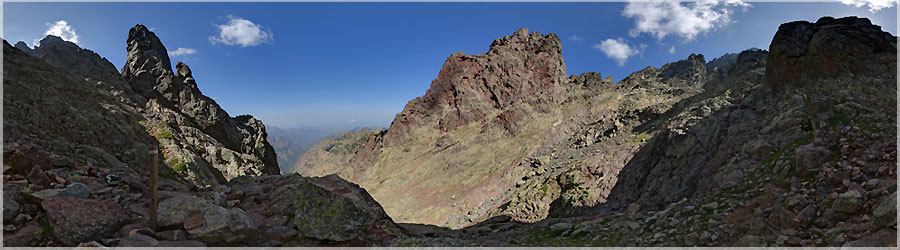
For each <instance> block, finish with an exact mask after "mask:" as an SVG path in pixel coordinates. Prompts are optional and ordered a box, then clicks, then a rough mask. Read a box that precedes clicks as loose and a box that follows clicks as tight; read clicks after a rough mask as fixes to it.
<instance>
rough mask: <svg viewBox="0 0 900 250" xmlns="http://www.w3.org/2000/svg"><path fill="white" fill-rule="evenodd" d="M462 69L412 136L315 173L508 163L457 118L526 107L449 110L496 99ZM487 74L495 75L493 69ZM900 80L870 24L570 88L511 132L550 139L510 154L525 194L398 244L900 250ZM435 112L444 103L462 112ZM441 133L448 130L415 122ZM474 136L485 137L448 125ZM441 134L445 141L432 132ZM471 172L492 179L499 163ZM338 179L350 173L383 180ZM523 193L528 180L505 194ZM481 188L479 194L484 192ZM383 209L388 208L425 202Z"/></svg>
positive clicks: (351, 151) (886, 37)
mask: <svg viewBox="0 0 900 250" xmlns="http://www.w3.org/2000/svg"><path fill="white" fill-rule="evenodd" d="M518 34H519V33H518V32H517V35H518ZM496 44H504V43H502V42H499V43H498V42H495V45H496ZM524 47H526V48H527V47H528V46H524ZM492 50H493V48H492ZM513 51H515V49H513ZM539 51H544V50H539ZM529 52H531V51H529ZM490 54H491V52H489V53H487V55H488V56H490ZM456 56H462V58H467V57H466V56H465V55H459V54H455V55H454V56H451V59H450V60H448V63H447V64H445V67H444V68H443V69H442V71H441V75H439V77H438V79H436V80H435V82H434V83H433V84H432V88H431V89H429V92H428V93H426V96H423V97H420V98H418V99H416V100H413V101H411V102H410V104H409V105H407V109H406V110H405V111H404V113H401V114H400V115H398V117H397V119H396V120H395V121H394V124H393V125H397V126H392V127H391V128H390V129H388V130H387V131H377V132H367V133H350V134H347V135H345V136H344V137H343V139H341V140H333V141H329V142H328V143H326V144H327V145H325V144H320V146H319V147H327V149H324V150H315V149H314V150H311V151H310V152H312V154H310V153H307V154H306V155H304V156H303V157H301V158H307V159H344V160H342V161H341V162H342V163H341V164H345V165H349V166H354V164H352V163H353V159H358V158H359V157H360V155H361V154H360V153H359V151H365V150H358V149H360V148H362V147H364V146H363V145H373V144H372V143H371V142H373V141H374V142H375V143H374V145H376V147H374V148H375V149H379V148H380V150H374V151H371V150H370V151H366V152H375V153H376V154H373V155H379V154H380V155H382V156H387V157H391V156H392V155H395V154H402V153H400V152H423V151H427V152H432V153H419V154H417V156H418V157H420V158H418V159H427V160H426V161H438V162H443V163H444V166H445V167H446V166H447V165H449V166H453V161H447V160H444V158H438V157H434V156H436V155H440V154H442V152H447V151H450V152H454V153H457V154H456V157H459V158H468V157H470V156H468V155H464V154H460V152H463V151H462V150H463V149H471V148H472V147H480V149H481V150H482V151H481V152H482V155H492V152H493V151H492V150H494V149H495V147H492V146H484V145H483V144H472V142H469V143H468V144H467V143H466V142H465V141H463V140H459V139H455V138H454V137H453V136H452V135H453V133H454V132H453V131H454V130H456V131H459V130H463V129H465V128H467V126H475V125H473V124H477V125H482V123H478V122H472V121H473V120H475V121H477V119H458V117H465V114H467V113H468V112H469V111H472V114H480V115H484V113H483V112H482V111H483V110H486V108H484V107H491V106H495V107H502V108H499V110H497V111H496V112H495V113H497V114H499V113H504V112H507V111H508V110H511V109H515V107H516V106H515V105H513V106H511V107H509V106H503V104H505V102H503V101H500V102H497V101H494V99H492V98H482V99H476V98H472V99H468V100H469V101H468V102H476V100H481V101H480V102H478V103H477V104H474V105H473V107H458V108H457V107H454V106H449V104H454V103H457V102H463V101H462V100H463V99H465V98H469V96H468V95H472V96H481V97H484V96H487V97H490V95H483V96H482V95H476V94H473V91H471V90H466V91H456V92H454V91H452V90H455V89H460V88H462V87H452V86H445V85H443V84H438V83H442V82H443V81H441V79H442V78H441V76H445V77H446V76H447V75H444V74H445V73H451V72H473V69H458V67H459V64H462V63H450V62H451V61H453V60H452V59H453V58H454V57H456ZM518 56H521V58H523V59H524V58H529V57H528V56H524V55H518ZM459 61H463V62H469V61H468V60H462V59H459ZM471 61H473V62H480V61H479V60H478V59H477V57H476V59H473V60H471ZM462 65H469V64H462ZM506 66H507V67H511V66H510V65H506ZM561 68H564V66H563V67H561ZM541 69H543V68H539V69H536V70H541ZM500 71H502V70H500ZM474 72H483V71H478V70H475V71H474ZM458 74H462V73H458ZM448 75H449V74H448ZM485 77H489V76H485ZM452 79H460V80H459V81H458V82H451V83H453V84H456V85H460V86H468V85H467V84H469V82H466V80H468V79H471V77H467V76H464V75H463V76H462V77H458V78H452ZM501 81H502V80H501ZM895 83H896V37H894V36H891V35H890V34H888V33H886V32H883V31H881V28H880V27H878V26H875V25H872V24H871V22H869V21H868V20H867V19H864V18H856V17H847V18H840V19H834V18H830V17H825V18H822V19H820V20H819V21H817V22H815V23H810V22H794V23H788V24H784V25H782V26H781V27H780V28H779V30H778V32H777V33H776V35H775V37H774V38H773V40H772V44H771V46H770V48H769V51H766V50H760V49H749V50H746V51H743V52H741V53H735V54H726V55H724V56H722V57H720V58H716V59H714V60H712V61H710V62H706V60H705V58H704V57H703V56H702V55H691V56H690V57H688V58H686V59H684V60H681V61H679V62H674V63H670V64H667V65H664V66H663V67H661V68H655V67H648V68H646V69H644V70H641V71H638V72H635V73H633V74H631V75H629V76H628V77H626V78H625V79H623V80H622V81H619V82H618V83H615V84H613V82H612V80H611V79H609V78H607V79H604V78H602V77H601V76H600V74H599V73H586V74H582V75H577V76H570V77H568V78H567V79H563V80H562V81H561V82H560V84H559V85H558V89H556V90H562V91H563V92H562V93H559V94H558V95H554V94H550V95H544V94H541V95H536V96H538V97H539V99H538V100H542V101H547V100H553V101H549V102H548V103H556V104H555V105H556V106H554V107H550V106H546V107H550V108H549V111H548V110H543V109H539V108H535V109H529V110H526V112H523V113H521V114H520V115H523V116H524V117H531V118H532V119H524V120H527V121H523V120H516V119H509V120H508V121H511V122H509V123H506V124H508V125H506V126H503V127H504V128H516V127H517V125H518V126H521V125H523V124H528V123H546V124H547V126H537V127H540V128H542V129H546V130H545V131H546V132H545V133H540V132H537V131H536V130H531V131H529V132H533V133H534V134H529V133H518V134H517V135H519V136H520V137H522V136H527V135H536V136H537V137H539V138H541V139H540V140H535V141H519V143H533V144H529V145H531V146H534V148H532V149H529V150H527V151H525V152H527V154H524V155H515V157H511V156H504V157H507V158H505V159H506V160H512V162H513V163H514V165H516V166H515V167H513V168H510V170H509V171H508V172H507V173H509V174H508V175H506V176H505V177H503V178H499V179H497V180H500V182H498V183H510V184H504V185H508V187H509V188H507V189H505V190H503V191H502V192H496V191H494V192H492V195H490V196H478V197H480V199H466V198H467V197H468V198H471V197H472V196H468V195H466V194H465V193H463V194H459V193H456V194H455V195H454V196H450V201H449V204H450V206H452V207H454V208H458V210H455V211H453V212H451V213H449V214H450V216H449V217H448V220H447V221H445V222H443V223H437V224H438V225H445V226H449V227H452V228H461V229H458V230H448V229H440V228H428V227H419V226H405V227H407V228H409V229H410V230H413V231H414V232H417V233H419V234H420V235H421V236H419V237H415V238H412V239H402V240H398V241H395V242H394V243H392V244H395V245H398V246H410V245H419V246H436V245H437V246H440V245H453V246H466V245H469V246H471V245H489V246H521V245H530V246H896V225H895V224H896V223H895V220H894V219H885V220H881V219H876V218H888V217H892V216H894V217H895V216H896V205H895V204H896V197H895V196H896V118H895V115H896V112H897V110H896V106H895V105H894V104H895V103H896V95H895V94H896V85H895ZM454 86H455V85H454ZM487 86H488V87H489V86H490V84H488V85H487ZM513 86H519V85H513ZM550 86H553V87H549V86H545V87H548V88H550V89H548V90H547V91H544V92H539V93H545V94H546V93H556V92H553V91H551V90H554V88H557V86H556V85H550ZM524 88H527V85H525V87H524ZM485 89H491V88H485ZM439 90H443V91H447V90H450V91H449V92H450V93H452V94H455V95H449V94H447V95H443V96H453V97H454V98H455V99H454V98H436V97H437V96H442V95H437V94H435V93H442V92H443V91H439ZM474 92H475V93H489V91H482V92H478V91H474ZM503 93H515V91H505V92H503ZM501 96H504V95H501ZM426 97H428V98H426ZM481 97H479V98H481ZM451 100H453V101H451ZM497 100H506V99H503V98H497ZM525 102H527V101H523V103H525ZM422 103H445V104H447V105H445V107H447V108H435V107H438V106H439V105H437V104H433V105H419V104H422ZM537 103H541V102H540V101H538V102H531V103H530V104H537ZM414 104H416V105H414ZM530 104H529V105H530ZM426 107H427V108H426ZM479 107H481V108H479ZM530 107H541V106H540V105H539V104H538V105H535V106H530ZM448 110H449V111H448ZM487 110H490V109H487ZM413 111H415V112H413ZM479 112H481V113H479ZM454 113H456V114H454ZM460 113H461V114H460ZM541 114H554V115H550V116H542V115H541ZM427 117H431V118H427ZM435 117H439V118H435ZM488 117H490V115H488ZM498 117H500V116H498ZM509 117H517V116H516V115H513V116H509ZM428 119H433V120H438V121H440V122H433V123H421V122H415V121H422V120H428ZM441 119H443V120H441ZM433 120H432V121H433ZM461 121H468V122H469V125H465V124H464V123H463V124H464V125H452V126H441V124H457V123H458V122H461ZM516 121H518V122H516ZM416 124H419V125H416ZM422 124H426V125H422ZM435 124H437V125H435ZM400 125H402V126H400ZM395 129H396V130H398V131H399V132H398V131H394V130H395ZM429 129H430V130H431V131H434V130H437V131H446V133H437V134H436V135H435V134H434V133H426V132H421V131H427V130H429ZM481 131H489V130H488V129H484V127H482V130H481ZM507 131H510V130H507ZM512 131H515V130H512ZM383 134H387V135H386V136H382V135H383ZM397 134H407V135H410V137H418V138H431V139H428V140H430V141H428V142H429V143H432V145H434V147H433V148H424V147H417V146H416V144H417V143H421V141H420V142H416V141H412V140H408V141H406V142H405V143H402V144H396V143H394V144H390V143H383V144H381V145H391V146H390V147H388V146H381V147H378V145H379V143H380V141H379V140H385V141H387V140H389V139H388V138H399V136H397V137H392V136H391V135H397ZM513 134H515V133H513ZM448 135H450V136H448ZM481 135H482V136H483V135H484V133H483V132H482V134H481ZM367 138H368V139H367ZM372 138H375V140H372ZM498 138H502V137H498ZM390 140H394V139H390ZM394 141H395V142H400V141H402V140H394ZM392 148H400V150H392ZM329 150H331V151H330V152H329ZM313 156H315V157H313ZM365 157H372V155H367V156H365ZM431 157H434V158H431ZM495 159H497V158H495ZM301 162H303V160H301ZM346 163H351V164H346ZM369 163H370V164H368V165H366V164H360V163H359V162H357V163H355V164H358V166H355V167H354V168H357V169H363V168H379V165H380V164H386V161H383V160H382V161H372V162H369ZM472 164H481V165H480V166H482V167H485V168H490V166H493V165H495V164H497V163H472ZM504 164H505V163H504ZM315 165H316V160H312V162H310V161H309V160H308V161H306V163H305V165H303V166H305V167H307V168H314V166H315ZM424 165H425V163H421V161H419V162H418V163H415V164H408V165H404V164H392V165H390V166H391V167H390V169H391V170H392V171H394V172H395V174H390V175H387V174H384V173H383V172H382V173H381V175H379V178H378V179H376V180H375V181H376V183H375V184H372V183H367V182H365V181H363V182H360V183H361V185H363V186H364V187H366V188H367V189H371V188H374V189H376V190H377V189H378V188H379V187H382V186H387V183H390V182H391V181H392V180H394V179H397V178H418V176H422V175H416V174H415V173H418V172H415V171H410V170H409V169H416V168H422V167H423V166H424ZM299 166H301V165H298V167H299ZM373 166H374V167H373ZM403 166H408V167H403ZM336 169H338V170H337V171H338V172H339V173H341V175H342V176H344V175H345V174H347V173H350V174H349V176H354V178H360V176H364V175H367V172H366V171H346V172H345V171H344V170H340V169H341V168H336ZM317 171H320V172H319V174H327V173H333V172H328V171H321V169H319V170H317ZM332 171H335V170H332ZM404 171H408V172H404ZM301 172H302V171H301ZM396 172H399V173H396ZM438 172H439V171H438ZM410 173H412V174H410ZM433 173H437V172H433ZM441 174H443V173H441ZM441 176H444V175H441ZM387 177H389V178H387ZM360 179H364V178H360ZM510 179H512V180H513V182H505V181H507V180H510ZM418 180H420V181H422V180H423V179H421V178H420V179H418ZM377 181H381V182H377ZM425 183H428V182H425ZM502 186H503V185H496V186H495V187H502ZM406 187H413V186H406ZM441 187H442V188H444V189H449V188H453V186H452V185H451V186H441ZM415 188H420V187H418V186H415ZM475 190H477V189H470V190H469V191H468V192H480V191H475ZM492 190H496V189H492ZM482 193H483V192H482ZM374 196H375V198H376V199H378V200H380V201H382V202H383V203H385V204H386V205H385V207H386V208H387V207H391V206H395V205H392V204H390V203H395V202H396V203H399V204H406V203H404V202H412V201H404V200H397V199H393V198H395V197H396V196H390V195H381V196H379V195H374ZM461 197H462V198H463V199H460V198H461ZM454 198H455V199H454ZM478 200H481V202H480V203H477V204H475V205H473V204H471V202H472V201H476V202H477V201H478ZM466 202H468V203H466ZM417 209H419V210H424V209H428V207H425V208H417ZM395 211H396V210H395ZM388 213H389V214H391V209H388ZM401 216H408V214H403V215H401ZM395 219H396V217H395ZM401 221H420V222H421V221H426V220H424V219H422V218H418V219H417V218H415V217H404V218H402V219H401Z"/></svg>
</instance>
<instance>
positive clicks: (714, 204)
mask: <svg viewBox="0 0 900 250" xmlns="http://www.w3.org/2000/svg"><path fill="white" fill-rule="evenodd" d="M702 208H703V209H706V210H715V209H716V208H719V203H718V202H715V201H713V202H710V203H706V205H703V207H702Z"/></svg>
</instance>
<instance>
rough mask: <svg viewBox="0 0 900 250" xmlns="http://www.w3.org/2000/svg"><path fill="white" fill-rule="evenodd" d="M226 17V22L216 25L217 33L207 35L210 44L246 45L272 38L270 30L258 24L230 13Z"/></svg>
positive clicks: (267, 40)
mask: <svg viewBox="0 0 900 250" xmlns="http://www.w3.org/2000/svg"><path fill="white" fill-rule="evenodd" d="M228 19H229V20H228V24H222V25H216V27H217V28H219V35H218V36H211V37H209V41H210V42H211V43H212V44H216V43H223V44H225V45H240V46H241V47H247V46H256V45H259V44H261V43H264V42H269V41H271V40H272V32H271V31H269V30H268V29H265V30H264V29H263V27H262V26H261V25H259V24H255V23H253V22H251V21H250V20H247V19H243V18H239V17H234V16H230V15H229V16H228Z"/></svg>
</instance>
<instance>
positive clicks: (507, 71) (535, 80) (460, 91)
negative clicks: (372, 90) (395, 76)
mask: <svg viewBox="0 0 900 250" xmlns="http://www.w3.org/2000/svg"><path fill="white" fill-rule="evenodd" d="M566 79H567V76H566V66H565V63H564V62H563V58H562V43H561V42H560V41H559V37H557V36H556V35H555V34H546V35H541V34H540V33H538V32H536V31H535V32H530V33H529V31H528V29H524V28H523V29H519V30H517V31H516V32H514V33H513V35H512V36H505V37H502V38H498V39H495V40H494V41H493V43H492V44H491V46H490V50H489V51H488V52H487V53H485V54H480V55H467V54H465V53H461V52H459V53H454V54H452V55H451V56H450V57H449V58H447V61H446V62H444V66H443V67H442V68H441V71H440V72H439V73H438V76H437V78H436V79H434V81H432V83H431V87H430V88H429V89H428V91H427V92H426V93H425V95H424V96H422V97H420V98H417V99H415V100H413V101H411V102H410V103H409V104H407V106H406V107H405V108H404V110H403V112H401V113H400V114H398V115H397V116H396V118H395V119H394V122H393V123H392V126H391V129H390V130H389V132H388V134H387V138H397V137H402V135H403V134H406V133H407V131H408V130H409V128H410V127H421V126H423V125H424V124H421V123H427V122H429V121H433V120H435V119H436V120H437V121H436V123H437V124H432V125H428V126H432V127H434V128H437V129H440V130H441V131H450V130H453V129H455V128H456V127H459V126H461V125H464V124H468V123H469V122H472V121H476V120H481V119H484V118H485V116H486V115H488V114H490V113H492V112H494V111H496V110H503V109H506V108H508V107H510V106H511V105H513V104H514V103H517V102H523V103H528V104H531V105H535V104H542V103H543V104H546V103H555V102H558V101H559V99H560V96H561V94H562V92H563V88H561V84H562V83H564V82H565V81H566ZM445 111H447V112H445ZM391 140H393V139H388V140H386V141H387V142H388V143H389V142H390V141H391Z"/></svg>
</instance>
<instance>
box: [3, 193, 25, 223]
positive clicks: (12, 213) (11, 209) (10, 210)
mask: <svg viewBox="0 0 900 250" xmlns="http://www.w3.org/2000/svg"><path fill="white" fill-rule="evenodd" d="M19 210H21V207H20V206H19V203H18V202H16V201H15V200H13V199H7V198H6V197H3V221H10V220H12V219H14V218H16V216H17V215H19Z"/></svg>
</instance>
